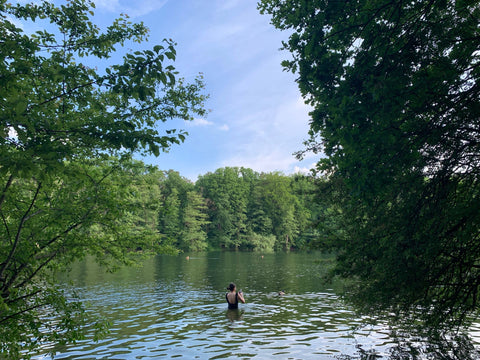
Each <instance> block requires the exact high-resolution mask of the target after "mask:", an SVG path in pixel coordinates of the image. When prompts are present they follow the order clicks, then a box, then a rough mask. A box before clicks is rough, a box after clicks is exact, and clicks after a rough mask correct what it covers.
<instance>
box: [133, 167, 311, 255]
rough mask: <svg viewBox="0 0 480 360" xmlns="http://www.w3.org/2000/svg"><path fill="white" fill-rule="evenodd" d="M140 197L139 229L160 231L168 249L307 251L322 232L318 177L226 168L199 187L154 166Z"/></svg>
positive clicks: (200, 182)
mask: <svg viewBox="0 0 480 360" xmlns="http://www.w3.org/2000/svg"><path fill="white" fill-rule="evenodd" d="M142 176H143V180H142V181H141V183H142V184H143V185H142V186H140V187H139V188H138V189H137V191H138V194H135V198H136V199H137V200H136V201H138V202H142V204H139V206H137V211H140V213H138V214H137V218H138V223H137V224H138V225H140V226H142V223H143V224H144V225H146V226H149V227H150V228H151V229H152V230H154V231H157V232H158V235H159V241H160V244H161V245H162V247H163V248H164V249H173V250H176V249H179V250H183V251H204V250H214V249H229V250H253V251H263V252H271V251H278V250H292V249H305V248H307V247H308V246H309V245H310V244H311V243H312V242H313V241H314V239H315V238H316V237H318V229H316V228H315V227H314V226H312V224H313V223H314V219H316V218H318V216H319V211H320V207H319V205H318V204H317V203H316V202H315V201H314V197H315V194H314V192H315V191H314V190H315V185H314V178H312V177H308V176H304V175H300V174H296V175H290V176H287V175H284V174H282V173H280V172H271V173H258V172H255V171H253V170H252V169H248V168H243V167H241V168H238V167H225V168H220V169H217V170H216V171H214V172H209V173H207V174H205V175H202V176H200V177H199V178H198V180H197V181H196V182H195V183H193V182H191V181H190V180H188V179H186V178H184V177H182V176H181V174H179V173H178V172H176V171H173V170H169V171H161V170H158V169H156V168H150V170H149V171H148V172H145V173H144V174H143V175H142Z"/></svg>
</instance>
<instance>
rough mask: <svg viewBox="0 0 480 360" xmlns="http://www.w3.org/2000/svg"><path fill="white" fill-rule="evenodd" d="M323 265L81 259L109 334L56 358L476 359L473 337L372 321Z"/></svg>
mask: <svg viewBox="0 0 480 360" xmlns="http://www.w3.org/2000/svg"><path fill="white" fill-rule="evenodd" d="M320 260H321V259H320ZM324 264H325V263H324V262H322V261H319V255H318V254H275V255H265V256H264V258H261V256H259V255H257V254H252V253H247V254H245V253H210V254H205V255H202V256H198V255H197V256H195V257H190V259H189V260H187V259H186V258H185V257H168V256H159V257H156V258H155V259H151V260H147V261H146V262H145V263H144V264H143V266H141V267H138V268H128V269H122V270H121V271H119V272H118V273H115V274H106V273H104V272H102V271H100V270H99V269H98V267H97V266H96V265H95V264H93V263H92V262H90V261H86V262H83V263H81V264H78V266H76V267H75V268H74V270H73V271H72V273H71V278H72V279H73V280H74V284H75V287H76V289H77V291H79V292H80V293H81V294H82V296H83V298H84V299H85V300H86V301H88V302H89V303H90V308H89V311H91V312H92V313H94V314H96V315H101V316H103V317H105V318H106V319H108V320H109V321H110V323H111V324H112V326H111V333H110V334H109V335H108V336H107V337H106V338H105V339H103V340H101V341H99V342H98V343H93V342H92V341H91V340H86V341H81V342H78V343H77V344H76V345H70V346H66V347H57V348H56V349H55V350H56V351H57V355H56V356H55V359H160V358H183V359H228V358H238V359H251V358H255V359H272V358H273V359H340V360H352V359H356V360H357V359H361V360H373V359H390V360H400V359H405V360H406V359H409V360H410V359H412V360H414V359H459V360H460V359H462V360H466V359H477V358H478V353H476V352H475V349H474V348H473V345H472V342H471V341H470V339H468V338H466V337H462V336H458V337H455V338H452V337H450V338H449V337H444V338H443V339H440V340H439V341H437V342H436V343H430V342H428V341H426V340H425V339H424V338H422V337H421V336H417V335H412V334H411V333H410V334H405V333H402V331H401V330H400V329H393V328H391V327H390V326H388V324H377V325H365V321H364V319H361V318H358V317H357V316H356V315H355V314H354V312H353V311H352V310H351V309H349V308H348V307H347V306H345V304H344V303H343V302H342V301H341V299H340V298H339V296H338V295H337V293H336V290H338V289H336V288H335V287H328V288H327V287H325V286H324V285H323V283H322V281H321V277H322V275H323V273H324V270H325V269H324V267H325V265H324ZM231 281H234V282H236V283H237V285H238V286H239V288H242V289H243V291H244V293H245V298H246V301H247V304H240V309H238V310H227V305H226V302H225V292H226V290H225V287H226V286H227V285H228V283H230V282H231ZM335 286H341V284H336V285H335ZM279 290H284V291H285V294H284V295H282V296H279V294H278V292H279ZM478 334H480V327H479V326H478V325H476V326H474V327H472V335H473V336H474V337H476V338H477V339H478ZM48 350H49V347H48V346H47V347H46V348H45V353H46V352H48ZM44 357H45V356H44ZM36 358H37V359H40V358H42V356H41V355H40V356H37V357H36Z"/></svg>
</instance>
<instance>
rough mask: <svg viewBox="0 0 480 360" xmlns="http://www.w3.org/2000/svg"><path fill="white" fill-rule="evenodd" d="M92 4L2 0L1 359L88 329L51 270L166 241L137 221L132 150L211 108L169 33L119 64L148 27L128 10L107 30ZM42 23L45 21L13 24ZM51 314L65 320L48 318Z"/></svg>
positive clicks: (153, 147) (172, 137) (149, 148)
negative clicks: (95, 19) (34, 26)
mask: <svg viewBox="0 0 480 360" xmlns="http://www.w3.org/2000/svg"><path fill="white" fill-rule="evenodd" d="M93 8H94V3H93V2H88V1H82V0H72V1H69V2H68V4H67V5H62V6H60V7H56V6H55V5H54V4H52V3H51V2H47V1H44V2H41V3H32V4H19V3H17V4H15V5H11V4H7V3H6V2H5V1H2V2H0V44H1V46H0V99H1V102H0V132H1V137H0V159H1V161H0V164H1V165H0V184H1V186H0V219H1V225H0V236H1V237H0V352H1V354H2V357H7V356H10V357H12V358H15V357H18V356H19V352H20V350H21V349H22V348H25V349H27V350H29V349H34V348H35V347H37V346H40V345H41V343H42V342H43V341H56V342H66V341H74V340H75V339H78V338H79V337H81V329H80V328H79V327H80V326H81V324H82V321H83V320H82V310H81V306H78V305H79V303H78V302H75V301H66V300H65V296H64V295H63V294H62V292H61V291H58V290H57V289H55V287H54V286H53V285H51V284H50V283H49V282H48V280H49V279H50V278H51V270H52V269H59V268H64V267H65V266H67V265H68V264H69V263H71V262H72V261H74V260H75V259H78V258H81V257H83V256H85V255H86V254H92V255H95V256H96V258H97V259H98V260H99V261H101V262H102V263H105V264H109V263H111V261H109V259H110V260H111V259H115V260H116V261H120V262H128V261H129V258H130V255H131V253H132V251H135V250H136V249H138V248H141V249H143V250H144V251H148V250H149V249H150V250H156V249H157V240H156V239H158V234H155V229H154V226H147V227H143V228H142V230H140V229H139V228H138V227H137V226H136V225H138V224H140V222H139V218H138V216H136V215H139V214H138V213H136V212H134V211H133V212H132V194H133V193H134V192H135V191H138V189H139V187H138V185H139V184H137V185H134V186H133V187H132V176H131V174H132V172H135V170H134V169H135V167H136V166H134V165H131V164H130V163H129V161H128V157H129V155H130V154H131V153H134V152H137V153H141V154H154V155H158V154H159V153H160V151H162V150H167V149H168V148H169V147H170V146H171V145H172V144H176V143H180V142H181V141H183V139H184V137H185V135H186V134H185V133H183V132H177V131H176V130H173V129H172V130H168V131H167V132H166V133H162V132H161V131H160V130H159V127H158V123H159V122H164V121H167V120H169V119H177V118H178V119H184V120H189V119H192V118H193V116H194V115H196V116H202V115H203V114H204V113H205V111H204V109H203V102H204V100H205V96H203V95H201V91H202V89H203V83H202V80H201V79H200V78H199V79H197V80H196V81H195V82H194V83H192V84H188V83H185V82H184V81H183V80H181V79H178V78H177V75H178V74H177V72H176V71H175V69H174V67H173V65H172V64H171V62H172V61H174V60H175V49H174V44H173V43H172V42H171V41H165V43H164V44H162V45H155V46H154V47H153V49H152V50H142V51H136V52H133V53H125V54H124V57H123V60H121V62H120V63H119V64H112V60H111V59H110V57H111V56H112V55H113V53H114V52H115V51H116V48H117V47H122V46H123V45H124V44H125V43H126V42H127V41H134V42H138V43H140V42H142V41H143V40H145V39H146V35H147V32H148V29H147V28H146V27H145V26H144V25H143V24H132V23H130V22H129V21H128V19H127V17H126V16H122V17H120V18H119V19H117V20H115V21H114V22H113V24H112V25H111V26H109V27H108V28H107V29H106V30H105V31H104V32H101V31H100V29H99V28H98V27H97V26H96V25H94V24H93V23H92V21H91V20H90V19H91V18H92V16H93ZM33 21H39V22H40V23H41V24H42V25H44V29H45V30H42V31H38V32H36V33H34V34H28V33H26V32H24V31H23V30H22V29H21V28H19V27H17V26H16V25H15V24H18V23H22V24H24V25H25V24H27V23H29V22H33ZM107 59H108V62H107ZM81 61H84V62H85V63H89V64H91V63H95V64H96V66H97V67H96V68H91V67H88V66H87V65H85V64H84V63H82V62H81ZM103 65H104V67H103V68H102V66H103ZM97 68H98V69H97ZM112 155H115V156H116V158H112V157H111V156H112ZM137 205H138V203H137V204H136V205H135V206H137ZM141 205H142V206H143V205H145V206H146V205H147V203H142V204H141ZM144 210H147V207H144ZM144 215H145V212H144ZM149 219H150V220H149ZM143 220H145V221H146V222H150V221H151V217H150V216H147V217H145V216H144V217H143ZM49 311H53V312H58V313H59V320H58V321H53V322H48V321H47V320H48V319H46V318H45V317H44V316H42V314H45V313H48V312H49ZM26 356H28V355H26Z"/></svg>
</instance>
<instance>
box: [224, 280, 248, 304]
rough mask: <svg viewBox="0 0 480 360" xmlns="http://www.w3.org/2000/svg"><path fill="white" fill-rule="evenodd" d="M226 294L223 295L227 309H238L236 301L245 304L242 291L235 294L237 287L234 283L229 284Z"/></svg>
mask: <svg viewBox="0 0 480 360" xmlns="http://www.w3.org/2000/svg"><path fill="white" fill-rule="evenodd" d="M227 290H228V293H226V294H225V298H226V299H227V303H228V308H229V309H238V300H240V301H241V302H242V303H244V304H245V299H244V298H243V293H242V290H240V291H239V292H237V287H236V286H235V284H234V283H230V285H228V287H227Z"/></svg>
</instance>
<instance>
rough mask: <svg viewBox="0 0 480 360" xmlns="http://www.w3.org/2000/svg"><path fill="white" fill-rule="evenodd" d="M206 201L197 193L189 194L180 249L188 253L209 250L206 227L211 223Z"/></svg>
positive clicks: (190, 192)
mask: <svg viewBox="0 0 480 360" xmlns="http://www.w3.org/2000/svg"><path fill="white" fill-rule="evenodd" d="M206 209H207V206H206V204H205V200H204V199H203V198H202V196H201V195H200V194H198V193H197V192H195V191H189V192H188V193H187V205H186V207H185V209H184V214H183V217H182V218H183V227H182V232H181V237H180V247H181V248H182V249H183V250H186V251H203V250H205V249H206V248H207V241H206V240H207V233H206V231H205V230H204V227H205V225H207V224H208V223H209V221H208V220H207V218H208V215H207V213H206Z"/></svg>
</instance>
